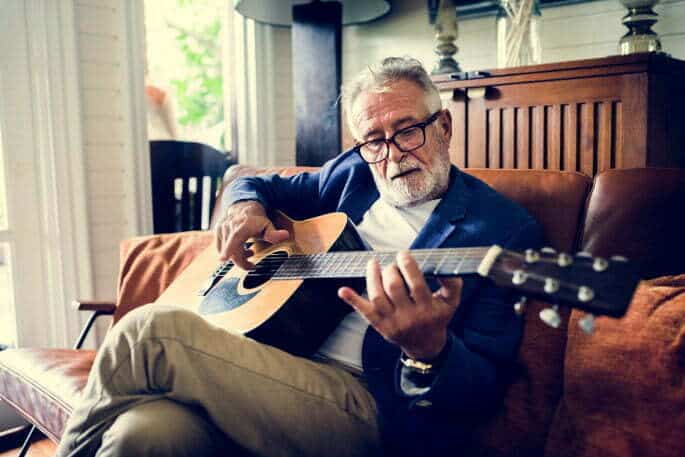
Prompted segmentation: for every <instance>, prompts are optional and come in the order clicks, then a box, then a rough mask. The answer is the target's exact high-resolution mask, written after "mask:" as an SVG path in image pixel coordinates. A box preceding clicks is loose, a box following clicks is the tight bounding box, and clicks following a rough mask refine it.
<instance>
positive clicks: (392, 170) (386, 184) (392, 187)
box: [351, 81, 452, 206]
mask: <svg viewBox="0 0 685 457" xmlns="http://www.w3.org/2000/svg"><path fill="white" fill-rule="evenodd" d="M431 114H433V113H432V112H429V110H428V107H427V106H426V97H425V94H424V92H423V90H421V88H420V87H419V86H417V85H416V84H414V83H412V82H410V81H398V82H395V83H392V84H391V85H390V86H388V87H387V88H386V90H385V91H384V92H362V93H361V94H359V96H357V98H356V99H355V101H354V103H353V104H352V107H351V120H352V124H353V130H354V131H353V132H352V133H353V135H354V137H355V139H356V140H357V141H359V142H365V141H369V140H373V139H378V138H381V139H382V138H390V137H391V136H392V135H393V134H394V133H395V132H397V131H398V130H400V129H403V128H405V127H409V126H411V125H414V124H416V123H418V122H423V121H425V120H426V119H427V118H428V117H429V116H430V115H431ZM425 131H426V142H425V144H424V145H423V146H421V147H420V148H418V149H415V150H413V151H411V152H402V151H400V150H399V149H397V146H395V145H394V144H392V143H391V144H390V151H389V155H388V158H387V159H386V160H383V161H381V162H378V163H374V164H369V166H370V167H371V172H372V174H373V178H374V180H375V182H376V186H377V187H378V191H379V192H380V194H381V198H383V199H384V200H385V201H387V202H388V203H390V204H391V205H393V206H413V205H417V204H419V203H423V202H425V201H428V200H432V199H435V198H438V197H440V196H441V195H442V194H443V193H444V192H445V191H446V190H447V185H448V183H449V168H450V160H449V151H448V149H449V143H450V138H451V135H452V119H451V117H450V115H449V112H448V111H444V112H443V113H442V114H440V116H439V117H438V119H437V120H436V121H435V122H433V123H432V124H430V125H428V126H427V127H426V130H425Z"/></svg>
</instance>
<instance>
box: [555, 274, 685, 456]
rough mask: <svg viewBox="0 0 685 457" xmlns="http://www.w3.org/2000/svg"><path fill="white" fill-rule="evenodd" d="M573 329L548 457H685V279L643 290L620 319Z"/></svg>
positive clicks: (656, 283)
mask: <svg viewBox="0 0 685 457" xmlns="http://www.w3.org/2000/svg"><path fill="white" fill-rule="evenodd" d="M581 316H582V313H580V312H578V311H574V312H573V315H572V318H571V322H570V323H569V330H568V341H567V345H566V359H565V369H564V372H565V373H564V396H563V398H562V402H561V405H560V407H559V409H558V411H557V414H556V417H555V421H554V423H553V426H552V429H551V431H550V436H549V439H548V443H547V448H546V452H545V455H548V456H550V457H551V456H574V457H581V456H582V457H593V456H598V457H599V456H602V457H610V456H621V457H623V456H640V457H662V456H663V457H671V456H685V274H683V275H678V276H670V277H663V278H658V279H654V280H651V281H647V282H644V283H642V284H641V285H640V287H639V288H638V290H637V292H636V293H635V296H634V297H633V301H632V303H631V306H630V308H629V310H628V312H627V314H626V316H624V317H623V318H621V319H610V318H598V319H597V321H596V328H595V332H594V334H592V335H586V334H584V333H583V332H582V331H580V330H579V329H578V326H577V325H576V324H577V321H578V319H579V318H580V317H581Z"/></svg>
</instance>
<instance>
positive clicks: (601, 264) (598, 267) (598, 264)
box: [592, 257, 609, 273]
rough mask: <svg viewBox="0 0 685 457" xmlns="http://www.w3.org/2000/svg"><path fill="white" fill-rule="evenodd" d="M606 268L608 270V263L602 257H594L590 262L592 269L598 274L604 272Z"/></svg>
mask: <svg viewBox="0 0 685 457" xmlns="http://www.w3.org/2000/svg"><path fill="white" fill-rule="evenodd" d="M607 268H609V262H607V260H606V259H603V258H602V257H595V260H593V261H592V269H593V270H595V271H596V272H598V273H599V272H601V271H604V270H606V269H607Z"/></svg>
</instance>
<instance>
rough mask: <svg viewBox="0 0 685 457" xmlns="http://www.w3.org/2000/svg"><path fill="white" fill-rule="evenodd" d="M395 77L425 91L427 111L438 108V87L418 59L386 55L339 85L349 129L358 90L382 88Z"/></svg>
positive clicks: (379, 90) (377, 89)
mask: <svg viewBox="0 0 685 457" xmlns="http://www.w3.org/2000/svg"><path fill="white" fill-rule="evenodd" d="M397 81H410V82H412V83H414V84H416V85H417V86H419V87H420V88H421V90H422V91H423V92H424V94H425V102H426V107H427V108H428V110H429V111H430V112H431V113H434V112H436V111H438V110H440V109H442V101H441V100H440V94H439V92H438V88H437V87H435V84H433V81H432V80H431V78H430V75H429V74H428V73H427V72H426V70H425V69H424V68H423V65H421V62H419V61H418V60H416V59H414V58H412V57H386V58H385V59H383V61H382V62H381V63H380V64H377V65H373V66H369V67H367V68H366V69H365V70H363V71H361V72H360V73H359V74H358V75H357V76H356V77H355V78H354V79H352V81H350V82H349V83H347V84H345V85H344V86H343V88H342V105H343V110H344V112H345V117H346V120H347V126H348V128H349V129H350V131H354V128H355V126H354V125H352V119H351V115H352V105H353V104H354V101H355V100H356V99H357V97H358V96H359V94H361V93H362V92H369V91H373V92H384V91H386V90H387V89H388V87H389V86H390V85H391V84H393V83H395V82H397Z"/></svg>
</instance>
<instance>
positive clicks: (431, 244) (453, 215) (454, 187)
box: [410, 166, 470, 249]
mask: <svg viewBox="0 0 685 457" xmlns="http://www.w3.org/2000/svg"><path fill="white" fill-rule="evenodd" d="M461 174H462V172H461V171H459V170H457V168H456V167H454V166H452V167H451V169H450V184H449V187H448V188H447V192H446V193H445V195H444V196H443V197H442V200H441V201H440V203H439V204H438V206H437V207H436V208H435V210H434V211H433V213H432V214H431V215H430V217H429V218H428V221H427V222H426V224H425V225H424V226H423V228H422V229H421V231H420V232H419V234H418V235H417V236H416V238H415V239H414V241H413V242H412V244H411V246H410V249H422V248H437V247H439V246H441V245H442V243H444V241H445V240H446V239H447V238H448V237H449V236H450V235H451V234H452V232H453V231H454V229H455V228H456V223H457V222H458V221H460V220H462V219H463V218H464V216H465V215H466V205H467V204H468V201H469V195H470V192H469V190H468V188H467V187H466V185H465V184H464V179H463V177H462V175H461Z"/></svg>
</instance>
